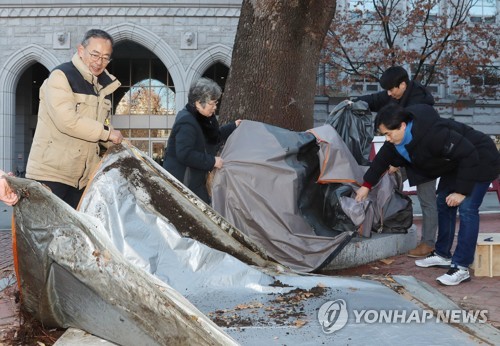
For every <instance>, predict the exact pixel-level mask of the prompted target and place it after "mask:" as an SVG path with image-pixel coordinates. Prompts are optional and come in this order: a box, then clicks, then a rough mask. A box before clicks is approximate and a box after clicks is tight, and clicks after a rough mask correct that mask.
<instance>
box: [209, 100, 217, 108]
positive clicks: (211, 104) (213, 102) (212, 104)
mask: <svg viewBox="0 0 500 346" xmlns="http://www.w3.org/2000/svg"><path fill="white" fill-rule="evenodd" d="M218 103H219V101H210V102H207V105H209V106H212V107H213V106H217V104H218Z"/></svg>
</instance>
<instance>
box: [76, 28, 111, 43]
mask: <svg viewBox="0 0 500 346" xmlns="http://www.w3.org/2000/svg"><path fill="white" fill-rule="evenodd" d="M91 38H103V39H105V40H108V41H110V42H111V47H113V45H114V43H115V42H114V41H113V37H111V35H110V34H108V33H107V32H106V31H104V30H100V29H90V30H89V31H87V32H86V33H85V35H84V36H83V40H82V43H81V44H82V46H84V47H87V46H88V44H89V40H90V39H91Z"/></svg>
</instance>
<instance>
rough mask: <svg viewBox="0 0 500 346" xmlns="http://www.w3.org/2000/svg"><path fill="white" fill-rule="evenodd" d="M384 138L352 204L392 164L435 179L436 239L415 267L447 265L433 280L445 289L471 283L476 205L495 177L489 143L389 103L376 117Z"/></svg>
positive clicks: (495, 159) (496, 160)
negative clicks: (409, 168)
mask: <svg viewBox="0 0 500 346" xmlns="http://www.w3.org/2000/svg"><path fill="white" fill-rule="evenodd" d="M375 126H376V128H378V130H379V132H380V133H381V134H382V135H384V136H385V137H386V142H385V143H384V145H383V146H382V148H381V149H380V151H379V152H378V154H377V156H376V157H375V159H374V160H373V162H372V165H371V166H370V168H369V169H368V171H367V172H366V173H365V175H364V183H363V186H362V187H360V188H359V189H358V191H357V192H356V195H357V196H356V200H357V201H362V200H364V199H365V198H366V197H367V195H368V192H369V190H370V188H371V187H372V186H374V185H375V184H377V183H378V181H379V179H380V177H381V176H382V175H383V174H384V172H385V171H386V170H387V169H388V168H389V165H392V166H409V167H411V168H412V169H414V170H415V171H416V172H417V173H419V174H422V175H425V176H428V177H431V178H437V177H440V178H441V179H440V181H439V186H438V189H437V193H438V196H437V208H438V239H437V242H436V247H435V250H434V251H433V252H432V253H431V254H430V255H429V256H428V257H427V258H425V259H422V260H417V261H415V264H416V265H417V266H419V267H450V270H449V271H448V272H447V273H446V274H444V275H441V276H440V277H438V278H437V280H438V282H440V283H441V284H444V285H458V284H459V283H461V282H463V281H468V280H470V275H469V271H468V267H469V265H471V264H472V262H473V261H474V253H475V250H476V242H477V237H478V233H479V206H480V205H481V203H482V201H483V198H484V195H485V194H486V192H487V190H488V187H489V185H490V183H491V182H492V181H493V180H494V179H497V178H498V175H499V174H500V154H499V152H498V150H497V148H496V146H495V143H494V142H493V140H492V139H491V138H490V137H489V136H487V135H485V134H484V133H482V132H479V131H476V130H474V129H473V128H471V127H469V126H467V125H465V124H462V123H459V122H457V121H454V120H451V119H442V118H440V117H439V115H438V113H437V112H436V111H435V109H434V108H433V107H431V106H428V105H414V106H410V107H407V108H402V107H401V106H399V105H389V106H386V107H384V108H382V109H381V110H380V111H379V113H378V114H377V117H376V118H375ZM457 211H459V214H460V227H459V230H458V241H457V247H456V248H455V251H454V253H453V255H452V253H451V247H452V244H453V240H454V236H455V225H456V216H457Z"/></svg>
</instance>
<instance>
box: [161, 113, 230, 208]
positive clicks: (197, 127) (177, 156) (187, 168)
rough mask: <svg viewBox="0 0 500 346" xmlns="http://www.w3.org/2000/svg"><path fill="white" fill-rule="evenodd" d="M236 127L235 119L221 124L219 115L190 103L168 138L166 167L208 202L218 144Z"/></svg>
mask: <svg viewBox="0 0 500 346" xmlns="http://www.w3.org/2000/svg"><path fill="white" fill-rule="evenodd" d="M235 129H236V124H235V123H234V122H232V123H230V124H227V125H224V126H221V127H219V123H218V121H217V118H216V116H215V115H212V116H211V117H209V118H207V117H205V116H203V115H201V114H200V113H198V112H197V111H196V109H195V108H194V107H191V106H189V105H186V107H185V108H184V109H182V110H181V111H180V112H179V113H178V114H177V117H176V119H175V123H174V126H173V127H172V132H171V134H170V136H169V138H168V143H167V148H166V150H165V158H164V161H163V167H164V168H165V169H166V170H167V171H169V172H170V173H171V174H172V175H173V176H174V177H176V178H177V179H178V180H179V181H180V182H182V183H184V185H186V186H187V187H188V188H189V189H190V190H191V191H193V192H194V193H195V194H196V195H197V196H198V197H200V198H201V199H202V200H203V201H205V202H206V203H210V197H209V195H208V191H207V188H206V179H207V173H208V172H209V171H211V170H212V169H213V168H214V165H215V155H216V153H217V149H218V145H219V144H220V143H221V142H222V141H224V140H226V139H227V138H228V137H229V135H230V134H231V133H232V132H233V131H234V130H235Z"/></svg>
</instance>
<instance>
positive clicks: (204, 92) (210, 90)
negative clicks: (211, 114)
mask: <svg viewBox="0 0 500 346" xmlns="http://www.w3.org/2000/svg"><path fill="white" fill-rule="evenodd" d="M221 95H222V89H221V87H220V86H219V84H217V83H216V82H214V81H213V80H211V79H210V78H205V77H203V78H200V79H198V80H197V81H196V82H194V83H193V85H191V87H190V88H189V93H188V103H189V104H190V105H192V106H194V105H195V102H196V101H199V102H200V103H201V105H202V106H205V104H207V103H208V102H210V101H217V100H218V99H219V98H220V97H221Z"/></svg>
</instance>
